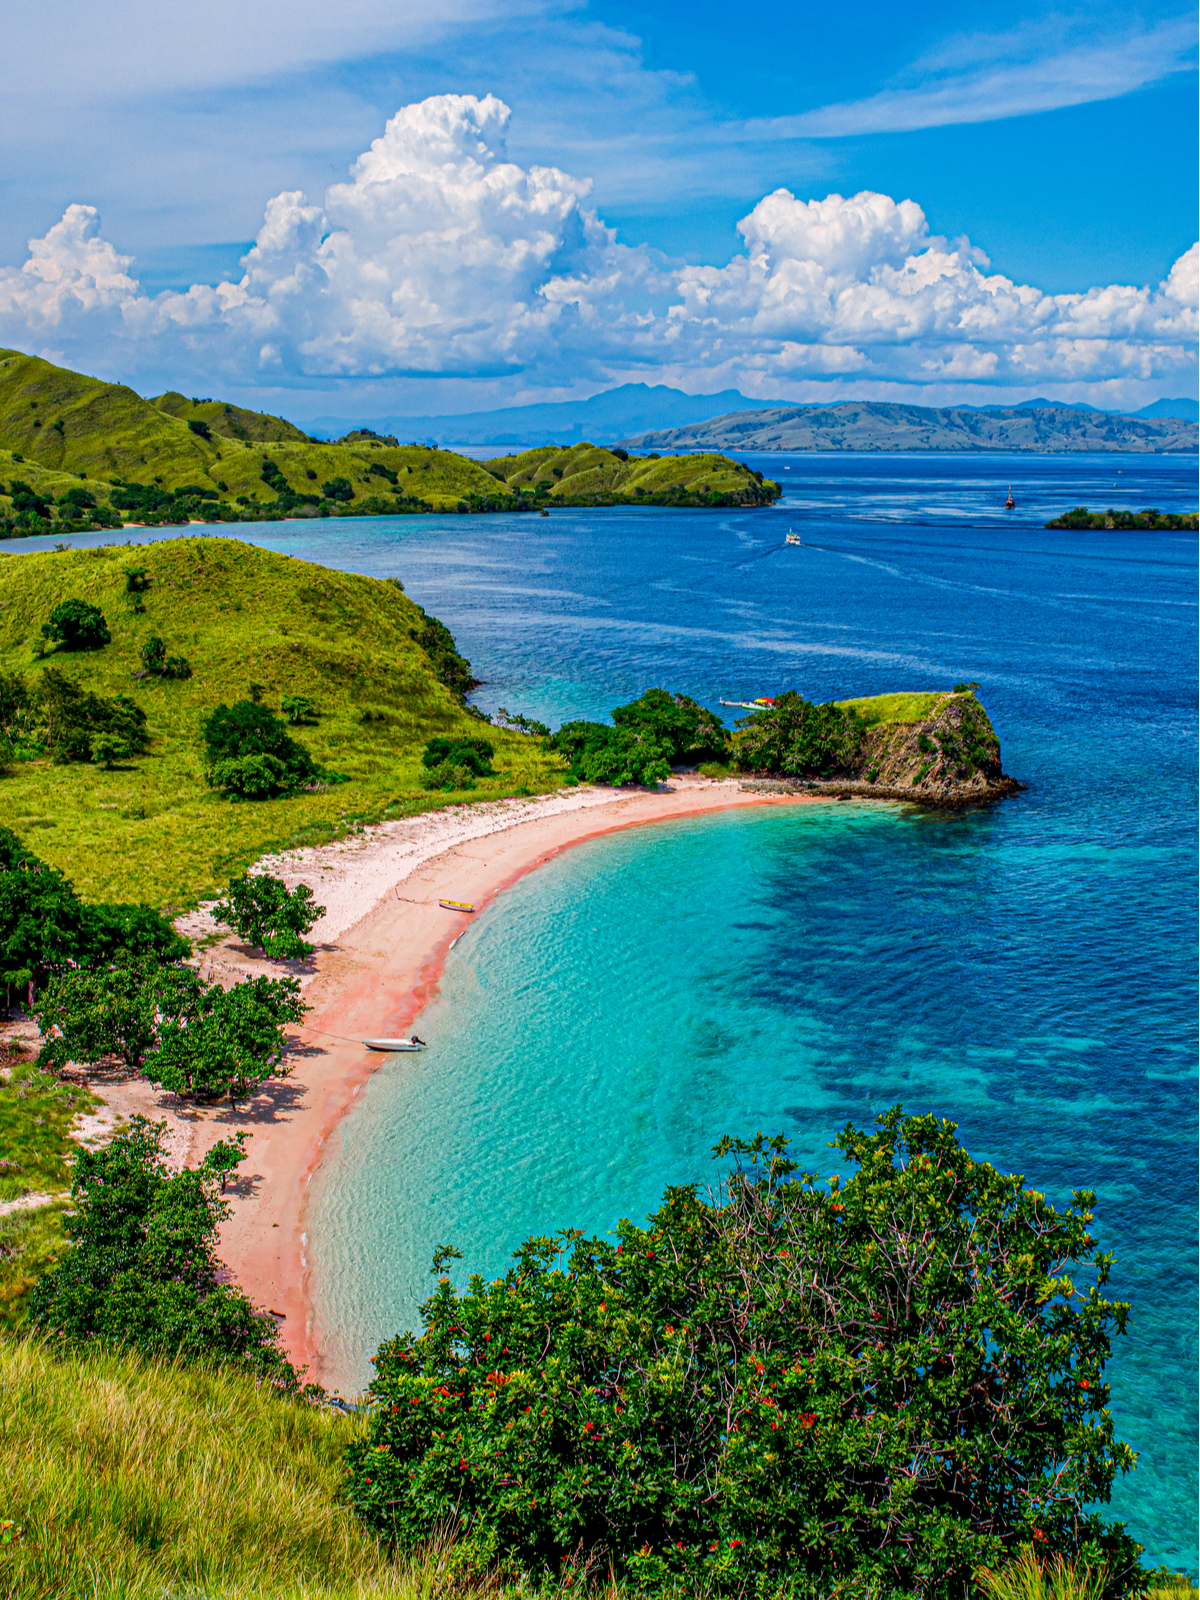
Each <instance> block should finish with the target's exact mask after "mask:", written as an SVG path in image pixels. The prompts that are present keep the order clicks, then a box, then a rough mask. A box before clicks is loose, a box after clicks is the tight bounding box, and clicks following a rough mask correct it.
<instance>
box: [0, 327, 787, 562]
mask: <svg viewBox="0 0 1200 1600" xmlns="http://www.w3.org/2000/svg"><path fill="white" fill-rule="evenodd" d="M14 485H17V486H20V485H25V486H26V487H27V488H28V489H30V490H32V491H33V492H34V495H35V496H40V497H41V498H42V504H41V506H40V508H38V507H33V508H31V507H29V506H28V505H27V504H26V505H24V507H23V505H22V503H20V500H19V497H20V489H19V487H14ZM131 486H133V488H132V491H131ZM69 491H75V492H76V494H77V495H78V494H80V493H83V492H86V494H87V495H88V496H90V497H91V501H92V502H94V505H95V507H96V508H98V510H99V513H100V523H101V525H102V526H103V525H110V526H112V525H117V524H118V523H119V522H120V521H124V522H133V523H146V522H151V523H153V522H172V523H179V522H186V521H188V520H191V519H197V520H203V521H213V522H216V521H223V522H236V521H239V520H246V519H256V518H258V517H261V516H264V515H266V516H274V515H303V516H330V515H333V516H347V515H361V514H364V513H365V514H367V515H381V514H389V513H396V512H421V511H441V512H445V511H464V512H470V511H500V510H513V509H517V508H519V507H521V506H524V507H525V508H527V509H530V510H532V509H534V508H536V507H539V506H541V505H543V504H547V503H550V504H575V505H602V504H625V503H637V502H644V503H647V504H671V505H733V504H738V505H741V504H745V505H759V504H766V503H769V501H770V500H771V499H773V498H775V497H777V495H778V489H777V487H776V486H775V485H773V484H772V485H769V486H767V487H764V485H763V483H762V482H761V481H760V480H759V478H758V477H756V476H755V475H754V474H752V473H751V472H750V471H749V470H748V469H747V468H745V467H742V466H740V465H738V464H737V463H736V462H733V461H729V460H727V459H726V458H725V457H722V456H716V455H704V456H696V457H684V458H668V459H660V458H659V457H647V458H644V459H641V460H628V461H625V460H622V459H621V458H620V457H619V456H617V455H615V454H613V452H611V451H608V450H598V449H595V448H594V447H593V446H591V445H576V446H574V447H573V448H572V449H570V450H556V449H553V448H550V447H547V448H546V449H545V450H541V451H533V452H526V454H525V455H524V456H520V457H510V458H505V459H504V460H502V461H499V462H492V463H488V464H487V466H486V467H485V466H483V465H481V464H480V463H478V462H475V461H469V460H467V458H466V457H465V456H460V455H455V454H454V452H453V451H450V450H438V449H435V448H432V447H426V446H422V445H395V444H389V443H386V442H384V441H382V440H379V439H373V438H369V437H366V436H364V435H361V434H360V435H359V436H357V437H354V438H352V439H350V440H349V441H348V442H345V443H341V444H323V443H318V442H314V441H312V440H310V439H309V438H307V436H306V435H305V434H304V433H303V432H302V431H301V430H300V429H299V428H296V427H294V426H293V425H292V424H291V423H290V422H286V421H284V420H283V418H281V417H272V416H267V415H263V414H260V413H257V412H253V411H246V410H243V409H241V408H240V407H237V406H229V405H226V404H225V403H224V402H223V401H219V400H211V399H204V400H202V399H196V398H193V399H189V398H188V397H186V396H184V395H181V394H178V393H175V392H174V391H172V392H170V393H168V394H165V395H160V396H159V397H158V399H157V400H154V401H150V400H143V399H142V398H141V397H140V396H139V395H136V394H135V393H134V392H133V390H132V389H129V388H126V387H125V386H124V385H122V384H110V383H101V382H100V381H99V380H98V379H96V378H88V377H85V376H83V375H82V374H80V373H77V372H70V371H68V370H67V369H66V368H63V367H56V366H53V365H52V364H51V363H50V362H48V361H43V360H41V359H40V358H39V357H36V356H26V355H22V354H21V353H20V352H19V351H16V350H0V531H5V532H7V533H8V534H10V535H11V534H16V533H21V532H50V531H53V528H54V527H56V526H58V525H59V524H61V523H62V522H63V521H64V519H65V520H68V521H70V520H74V521H76V522H79V523H83V522H86V521H87V520H88V513H87V512H86V511H84V510H82V509H81V508H79V507H78V506H77V507H75V508H71V507H69V506H67V505H65V504H64V503H63V496H64V495H66V494H67V493H68V492H69ZM53 502H59V503H58V504H54V503H53ZM105 518H107V519H108V521H107V523H106V522H105V520H104V519H105ZM31 519H32V520H31ZM93 520H94V519H93Z"/></svg>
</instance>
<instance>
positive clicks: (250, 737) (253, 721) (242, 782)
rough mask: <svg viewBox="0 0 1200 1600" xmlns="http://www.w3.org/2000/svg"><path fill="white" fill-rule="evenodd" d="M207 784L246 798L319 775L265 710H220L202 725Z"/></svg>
mask: <svg viewBox="0 0 1200 1600" xmlns="http://www.w3.org/2000/svg"><path fill="white" fill-rule="evenodd" d="M201 734H202V736H203V739H204V755H205V768H206V771H207V775H208V780H209V782H210V783H211V784H212V785H213V786H214V787H215V788H218V789H224V790H226V791H227V792H228V793H230V794H235V795H238V796H240V797H241V798H244V799H252V800H258V799H265V798H266V797H267V796H269V795H273V794H285V793H287V792H289V791H290V790H293V789H298V788H299V787H300V786H301V785H302V784H305V783H308V782H309V781H310V780H311V779H313V778H316V777H317V776H318V772H319V769H318V767H317V764H316V762H315V761H314V760H313V758H312V757H311V756H310V755H309V753H308V751H307V750H306V749H305V748H304V746H303V745H301V744H297V742H296V741H295V739H293V738H292V736H291V735H290V734H289V733H288V731H287V728H286V727H285V726H284V724H283V723H282V722H281V721H280V719H279V718H278V717H277V716H275V714H274V713H273V712H272V711H269V710H268V709H267V707H266V706H264V705H258V704H256V703H255V702H254V701H253V700H238V701H236V702H235V703H234V704H233V705H232V706H226V705H219V706H217V708H216V710H215V711H212V712H211V713H210V714H209V715H208V717H207V718H206V719H205V720H204V722H203V723H202V724H201Z"/></svg>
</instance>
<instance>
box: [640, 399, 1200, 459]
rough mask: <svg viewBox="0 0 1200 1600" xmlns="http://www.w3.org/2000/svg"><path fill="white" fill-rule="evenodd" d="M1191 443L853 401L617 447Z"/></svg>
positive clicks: (1177, 429)
mask: <svg viewBox="0 0 1200 1600" xmlns="http://www.w3.org/2000/svg"><path fill="white" fill-rule="evenodd" d="M1198 442H1200V440H1198V429H1197V425H1196V423H1195V422H1186V421H1182V420H1180V419H1178V418H1175V417H1147V416H1144V415H1142V416H1120V415H1117V414H1116V413H1114V412H1110V411H1095V410H1093V409H1091V408H1090V407H1089V408H1088V409H1087V410H1084V409H1082V408H1081V407H1078V406H1070V407H1068V406H1051V405H1044V404H1040V403H1039V404H1032V405H1026V406H1008V407H997V408H994V409H993V408H992V407H990V406H989V407H988V408H987V409H986V410H985V409H982V408H979V409H976V408H970V407H966V406H956V407H951V408H947V409H937V410H935V409H933V408H932V407H929V406H904V405H896V404H894V403H893V402H891V401H857V400H855V401H843V402H842V403H841V404H840V405H833V406H778V407H776V408H775V409H774V410H772V411H761V410H760V411H739V412H733V413H731V415H729V416H727V417H714V418H711V419H710V420H709V421H707V422H699V423H693V424H691V425H690V426H689V427H684V428H661V429H656V430H654V431H653V432H648V433H643V434H638V435H636V436H633V437H629V438H626V439H623V440H622V441H621V443H622V444H624V445H627V446H629V447H630V448H631V449H638V450H723V451H725V450H872V451H909V450H922V451H925V450H938V451H964V452H965V451H980V450H1021V451H1027V452H1029V451H1032V452H1037V453H1039V454H1050V453H1058V452H1060V451H1065V452H1072V453H1077V452H1082V451H1122V452H1129V453H1137V454H1142V455H1151V454H1153V455H1161V454H1164V453H1167V452H1170V453H1171V454H1176V453H1178V454H1184V453H1190V452H1192V451H1194V450H1196V448H1197V444H1198Z"/></svg>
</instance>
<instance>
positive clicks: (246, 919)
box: [213, 872, 325, 960]
mask: <svg viewBox="0 0 1200 1600" xmlns="http://www.w3.org/2000/svg"><path fill="white" fill-rule="evenodd" d="M226 896H227V898H226V899H224V900H221V901H218V902H217V904H216V905H215V906H214V907H213V916H214V917H215V918H216V919H217V921H218V922H223V923H225V924H226V926H227V927H230V928H232V929H233V931H234V932H235V933H236V934H238V935H239V937H241V938H242V939H245V940H246V941H247V943H249V944H252V945H257V946H258V947H259V948H260V949H261V950H263V951H264V952H265V953H266V954H267V955H269V956H273V957H275V958H276V959H278V960H286V959H292V958H295V957H299V956H310V955H312V952H313V947H312V945H311V944H307V943H306V942H305V940H304V939H303V937H302V935H303V934H306V933H308V932H309V930H310V929H311V928H312V927H313V925H314V924H315V923H316V921H317V920H318V918H320V917H323V916H324V915H325V907H324V906H319V905H315V904H314V902H313V892H312V890H311V889H310V888H309V887H308V885H307V884H306V883H301V884H297V886H296V887H295V889H292V890H290V891H289V889H288V886H287V884H286V883H284V881H283V879H282V878H273V877H271V876H270V874H269V873H265V872H262V873H255V874H253V876H251V875H250V874H248V873H243V875H242V876H241V877H240V878H230V880H229V888H228V889H227V890H226Z"/></svg>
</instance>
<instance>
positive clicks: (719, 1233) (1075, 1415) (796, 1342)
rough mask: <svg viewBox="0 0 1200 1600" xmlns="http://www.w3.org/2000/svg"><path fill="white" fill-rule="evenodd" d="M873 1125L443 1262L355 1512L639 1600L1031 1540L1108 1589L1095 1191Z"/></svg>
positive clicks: (1126, 1548)
mask: <svg viewBox="0 0 1200 1600" xmlns="http://www.w3.org/2000/svg"><path fill="white" fill-rule="evenodd" d="M881 1124H882V1125H881V1127H880V1130H879V1131H878V1132H877V1133H875V1134H873V1135H868V1134H865V1133H861V1132H859V1131H857V1130H855V1129H853V1128H847V1130H846V1131H845V1133H844V1134H843V1135H842V1136H841V1137H840V1138H839V1139H838V1141H837V1144H838V1147H839V1148H840V1149H841V1150H842V1151H843V1152H844V1154H845V1155H846V1157H847V1158H848V1159H850V1160H851V1161H852V1162H854V1163H855V1164H856V1166H857V1168H858V1170H857V1172H856V1173H855V1174H854V1175H853V1176H852V1177H851V1178H850V1179H849V1181H848V1182H846V1183H845V1184H844V1185H839V1184H838V1183H837V1181H836V1180H833V1182H832V1183H831V1186H830V1188H831V1191H832V1192H829V1191H826V1190H825V1189H824V1188H822V1187H819V1186H818V1185H817V1184H816V1182H815V1180H814V1179H813V1178H812V1177H811V1176H809V1175H803V1176H797V1174H796V1171H795V1168H794V1165H793V1163H791V1162H790V1161H789V1160H788V1159H787V1158H786V1156H785V1154H784V1141H783V1140H774V1141H770V1142H766V1141H764V1140H763V1139H762V1138H761V1137H759V1138H758V1139H756V1140H755V1141H753V1142H752V1143H751V1144H749V1145H742V1144H738V1145H736V1146H735V1145H731V1144H729V1142H728V1141H726V1142H724V1143H723V1144H722V1145H721V1146H718V1151H717V1154H718V1155H721V1156H724V1155H727V1154H728V1153H729V1151H730V1150H731V1149H732V1150H734V1151H735V1153H736V1154H737V1156H738V1158H739V1160H738V1164H737V1166H736V1168H735V1170H734V1172H733V1174H732V1176H731V1177H730V1178H729V1180H728V1185H727V1190H726V1193H725V1195H724V1197H723V1198H720V1197H718V1198H717V1199H714V1200H705V1199H702V1198H701V1197H700V1195H699V1194H698V1193H697V1192H696V1190H695V1188H694V1187H682V1188H676V1189H670V1190H668V1191H667V1193H666V1195H665V1197H664V1200H663V1204H662V1206H661V1208H660V1209H659V1210H658V1211H657V1212H656V1213H654V1215H653V1216H651V1218H650V1219H649V1221H648V1223H647V1225H646V1226H645V1227H636V1226H635V1225H634V1224H632V1223H630V1222H622V1223H621V1225H620V1227H619V1229H618V1235H619V1242H618V1243H617V1244H615V1245H613V1244H609V1243H606V1242H604V1241H602V1240H599V1239H585V1238H584V1237H582V1236H581V1235H580V1234H579V1233H577V1232H568V1233H566V1234H563V1235H560V1236H559V1237H558V1238H556V1239H531V1240H529V1241H528V1242H527V1243H526V1244H525V1246H524V1247H523V1248H522V1249H521V1250H520V1251H519V1252H518V1253H517V1256H516V1258H515V1262H516V1264H515V1266H514V1267H513V1268H512V1269H511V1270H510V1271H509V1272H508V1273H507V1274H506V1276H505V1277H504V1278H502V1279H497V1280H496V1281H495V1282H492V1283H486V1282H484V1281H483V1280H482V1279H481V1278H479V1277H473V1278H472V1279H471V1280H470V1285H469V1287H468V1289H467V1290H466V1291H465V1292H461V1293H460V1292H458V1291H456V1290H455V1289H454V1288H453V1287H452V1285H451V1283H450V1281H449V1279H448V1278H447V1277H442V1278H441V1279H440V1281H439V1284H438V1288H437V1290H436V1292H435V1293H434V1295H433V1296H432V1298H431V1299H430V1300H429V1301H428V1302H427V1304H426V1305H425V1306H424V1308H423V1313H422V1314H423V1319H424V1324H425V1327H424V1332H423V1333H422V1334H421V1335H420V1336H419V1337H418V1336H412V1335H401V1336H400V1337H398V1338H397V1339H395V1340H393V1341H392V1342H391V1343H389V1344H386V1345H384V1346H383V1347H382V1349H381V1350H380V1352H379V1355H378V1356H377V1358H376V1377H375V1380H374V1382H373V1384H372V1388H371V1394H372V1396H373V1398H374V1400H375V1401H376V1410H375V1414H374V1417H373V1423H372V1431H371V1437H370V1439H369V1441H364V1442H363V1443H361V1444H358V1445H356V1446H354V1447H353V1449H352V1450H351V1453H350V1460H351V1465H352V1475H353V1476H352V1488H351V1492H352V1496H353V1502H354V1504H355V1506H356V1507H357V1508H358V1510H359V1511H360V1512H361V1513H362V1515H363V1516H364V1517H366V1518H367V1519H368V1520H369V1521H370V1522H371V1524H372V1525H373V1526H374V1527H375V1528H377V1529H378V1530H379V1531H380V1532H381V1533H384V1534H387V1535H388V1536H390V1537H392V1538H394V1539H396V1540H397V1541H398V1543H399V1544H400V1546H401V1547H403V1548H407V1549H414V1548H417V1547H419V1546H420V1545H421V1543H422V1541H424V1540H425V1539H427V1538H429V1537H430V1535H432V1534H433V1533H434V1532H435V1530H438V1529H440V1528H445V1527H446V1526H450V1527H452V1528H453V1529H454V1532H455V1536H456V1537H457V1539H458V1540H459V1541H460V1543H459V1546H458V1548H459V1553H460V1558H461V1560H462V1561H463V1563H464V1565H465V1566H466V1567H467V1568H468V1569H473V1570H476V1571H482V1570H484V1569H485V1568H488V1567H491V1566H493V1565H497V1564H498V1565H499V1566H500V1567H501V1568H502V1569H504V1568H507V1569H508V1570H510V1571H515V1570H518V1569H525V1570H532V1571H534V1572H541V1573H545V1574H547V1575H548V1576H554V1577H561V1576H563V1575H565V1574H566V1573H567V1572H569V1571H571V1570H575V1569H578V1568H579V1567H580V1566H590V1567H592V1568H593V1569H598V1570H600V1571H608V1570H609V1568H610V1567H611V1568H612V1570H614V1571H615V1572H616V1573H617V1574H618V1575H624V1576H625V1577H626V1578H627V1579H628V1580H629V1581H630V1582H631V1583H632V1584H634V1585H636V1586H637V1587H640V1588H643V1589H648V1590H651V1591H670V1590H680V1591H687V1592H696V1591H705V1592H708V1593H729V1594H756V1595H768V1594H770V1595H774V1594H779V1595H784V1594H797V1595H799V1594H813V1595H818V1594H819V1595H824V1594H828V1593H829V1592H830V1590H831V1588H832V1587H833V1586H834V1585H844V1586H848V1587H847V1588H845V1589H844V1590H843V1589H839V1591H838V1592H847V1593H855V1594H862V1595H866V1594H868V1593H870V1594H873V1595H874V1594H878V1595H888V1596H909V1595H917V1594H919V1595H921V1596H922V1597H924V1600H935V1597H937V1600H943V1597H944V1600H950V1597H956V1596H961V1595H965V1594H966V1593H968V1592H969V1589H970V1586H971V1581H972V1574H973V1573H974V1571H975V1569H976V1568H977V1567H979V1566H980V1565H981V1564H990V1565H997V1564H999V1563H1001V1562H1003V1560H1004V1559H1005V1558H1006V1556H1008V1555H1010V1554H1012V1553H1013V1552H1015V1550H1016V1549H1017V1548H1018V1547H1019V1546H1020V1545H1022V1544H1032V1545H1033V1546H1034V1547H1035V1548H1037V1549H1038V1550H1039V1552H1041V1553H1044V1554H1051V1553H1064V1554H1067V1555H1070V1556H1080V1557H1082V1558H1083V1559H1084V1560H1086V1561H1088V1562H1091V1563H1093V1564H1099V1563H1101V1562H1103V1563H1104V1564H1105V1565H1107V1567H1108V1568H1109V1571H1110V1573H1111V1577H1110V1580H1109V1582H1108V1585H1107V1591H1108V1592H1109V1593H1110V1594H1113V1595H1116V1594H1123V1593H1127V1592H1129V1589H1130V1585H1131V1583H1132V1582H1133V1581H1134V1574H1135V1571H1136V1557H1137V1553H1138V1547H1137V1546H1136V1545H1135V1544H1134V1543H1133V1541H1132V1540H1131V1539H1130V1538H1129V1537H1128V1535H1126V1534H1125V1532H1124V1530H1123V1528H1122V1527H1121V1526H1120V1525H1115V1526H1113V1525H1106V1524H1105V1523H1103V1522H1102V1521H1101V1520H1100V1518H1099V1517H1097V1516H1096V1515H1095V1514H1093V1513H1092V1512H1090V1511H1089V1510H1088V1509H1086V1508H1087V1507H1088V1506H1090V1505H1091V1504H1093V1503H1095V1502H1096V1501H1103V1500H1106V1499H1107V1498H1108V1495H1109V1491H1110V1488H1111V1485H1112V1482H1113V1479H1114V1477H1115V1475H1116V1473H1117V1472H1118V1471H1125V1470H1127V1469H1128V1468H1129V1467H1131V1466H1132V1464H1133V1461H1132V1456H1131V1453H1130V1452H1129V1450H1128V1449H1127V1448H1126V1447H1125V1446H1123V1445H1121V1444H1119V1443H1117V1442H1116V1440H1115V1439H1114V1436H1113V1425H1112V1420H1111V1417H1110V1415H1109V1413H1108V1410H1107V1402H1108V1390H1107V1388H1106V1386H1105V1384H1104V1381H1103V1370H1104V1364H1105V1361H1106V1358H1107V1356H1108V1354H1109V1351H1110V1340H1111V1337H1112V1334H1113V1332H1114V1331H1117V1332H1120V1331H1122V1330H1123V1329H1124V1325H1125V1319H1126V1315H1127V1309H1128V1308H1127V1307H1126V1306H1124V1305H1121V1304H1118V1303H1114V1302H1112V1301H1109V1300H1107V1299H1106V1298H1105V1297H1104V1293H1103V1290H1104V1286H1105V1284H1106V1282H1107V1279H1108V1274H1109V1266H1110V1262H1109V1258H1107V1257H1105V1256H1103V1255H1094V1243H1093V1240H1092V1238H1091V1236H1090V1234H1089V1232H1088V1224H1089V1222H1090V1220H1091V1214H1090V1210H1089V1208H1090V1206H1091V1204H1092V1201H1093V1197H1092V1196H1091V1195H1090V1194H1088V1193H1086V1192H1082V1191H1081V1192H1078V1193H1077V1194H1076V1195H1075V1197H1074V1203H1073V1204H1072V1205H1071V1206H1070V1207H1069V1208H1068V1209H1067V1210H1066V1211H1056V1210H1055V1209H1054V1208H1053V1207H1051V1206H1049V1205H1048V1204H1047V1203H1046V1201H1045V1199H1044V1197H1043V1196H1041V1195H1040V1194H1037V1193H1035V1192H1033V1191H1030V1190H1026V1189H1025V1188H1024V1187H1023V1185H1022V1180H1021V1179H1020V1178H1019V1177H1008V1176H1005V1175H1003V1174H1001V1173H999V1172H997V1171H996V1170H995V1169H994V1168H992V1167H991V1166H989V1165H987V1164H985V1163H980V1162H976V1161H973V1160H972V1159H971V1157H970V1156H969V1155H968V1154H967V1152H966V1151H965V1150H963V1149H962V1147H961V1146H960V1145H959V1143H958V1142H957V1139H956V1138H955V1129H954V1126H953V1124H950V1123H946V1122H941V1121H939V1120H937V1119H935V1118H933V1117H904V1116H903V1115H902V1114H901V1113H900V1112H899V1111H895V1112H892V1113H889V1114H888V1115H887V1116H886V1117H884V1118H882V1119H881ZM449 1254H450V1253H449V1252H439V1259H438V1261H436V1262H435V1267H436V1268H440V1267H443V1266H444V1264H445V1262H446V1260H447V1259H449ZM1085 1262H1090V1267H1091V1271H1090V1272H1089V1276H1090V1277H1091V1279H1092V1281H1091V1282H1090V1283H1089V1284H1079V1285H1078V1286H1077V1285H1076V1284H1075V1283H1074V1282H1073V1280H1072V1277H1071V1272H1072V1270H1073V1269H1074V1268H1075V1267H1076V1265H1077V1264H1081V1263H1085Z"/></svg>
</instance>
